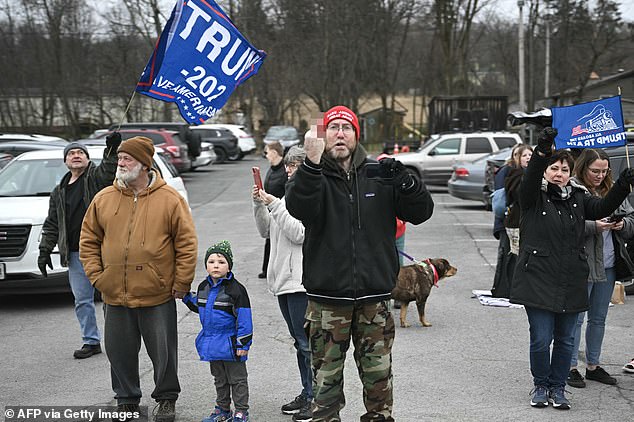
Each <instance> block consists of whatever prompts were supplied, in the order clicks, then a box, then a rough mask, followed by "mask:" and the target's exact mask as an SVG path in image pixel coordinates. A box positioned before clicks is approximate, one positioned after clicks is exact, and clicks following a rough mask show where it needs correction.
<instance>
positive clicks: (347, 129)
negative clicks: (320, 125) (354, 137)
mask: <svg viewBox="0 0 634 422" xmlns="http://www.w3.org/2000/svg"><path fill="white" fill-rule="evenodd" d="M326 130H328V132H332V133H339V131H340V130H341V131H342V132H343V133H345V134H351V133H352V131H353V130H354V128H353V127H352V125H337V124H334V123H332V124H329V125H328V127H326Z"/></svg>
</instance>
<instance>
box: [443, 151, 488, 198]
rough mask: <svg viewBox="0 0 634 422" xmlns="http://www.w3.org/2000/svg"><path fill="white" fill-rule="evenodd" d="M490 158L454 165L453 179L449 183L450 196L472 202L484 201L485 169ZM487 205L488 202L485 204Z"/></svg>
mask: <svg viewBox="0 0 634 422" xmlns="http://www.w3.org/2000/svg"><path fill="white" fill-rule="evenodd" d="M488 157H489V156H488V155H486V156H484V157H482V158H478V159H477V160H475V161H474V162H472V163H458V164H456V165H454V169H453V173H452V174H451V179H449V182H447V189H448V191H449V195H451V196H453V197H455V198H459V199H467V200H471V201H483V202H484V197H483V192H484V167H485V166H486V160H487V158H488ZM484 203H485V205H486V202H484Z"/></svg>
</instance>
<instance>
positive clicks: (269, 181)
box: [263, 160, 288, 198]
mask: <svg viewBox="0 0 634 422" xmlns="http://www.w3.org/2000/svg"><path fill="white" fill-rule="evenodd" d="M287 180H288V175H287V174H286V168H285V167H284V160H282V161H280V162H279V164H277V165H275V166H271V168H269V170H268V171H267V172H266V177H265V178H264V183H263V184H264V190H265V191H266V193H270V194H271V195H273V196H274V197H276V198H281V197H283V196H284V187H285V186H286V181H287Z"/></svg>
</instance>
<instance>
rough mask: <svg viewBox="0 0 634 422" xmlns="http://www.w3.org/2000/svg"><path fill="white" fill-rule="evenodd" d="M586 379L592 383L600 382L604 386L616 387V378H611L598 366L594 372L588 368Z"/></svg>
mask: <svg viewBox="0 0 634 422" xmlns="http://www.w3.org/2000/svg"><path fill="white" fill-rule="evenodd" d="M586 378H587V379H589V380H592V381H599V382H601V383H603V384H608V385H614V384H616V378H614V377H613V376H610V374H608V373H607V372H606V371H605V369H603V368H601V367H600V366H597V368H596V369H595V370H594V371H591V370H589V369H587V368H586Z"/></svg>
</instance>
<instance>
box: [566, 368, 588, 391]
mask: <svg viewBox="0 0 634 422" xmlns="http://www.w3.org/2000/svg"><path fill="white" fill-rule="evenodd" d="M566 383H567V384H568V385H569V386H571V387H575V388H584V387H585V386H586V382H585V381H584V380H583V375H581V374H580V373H579V371H577V370H576V369H573V370H571V371H570V372H568V378H567V379H566Z"/></svg>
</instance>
